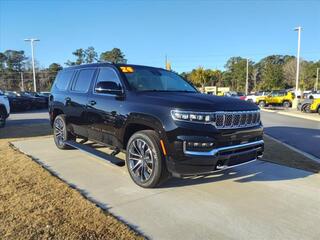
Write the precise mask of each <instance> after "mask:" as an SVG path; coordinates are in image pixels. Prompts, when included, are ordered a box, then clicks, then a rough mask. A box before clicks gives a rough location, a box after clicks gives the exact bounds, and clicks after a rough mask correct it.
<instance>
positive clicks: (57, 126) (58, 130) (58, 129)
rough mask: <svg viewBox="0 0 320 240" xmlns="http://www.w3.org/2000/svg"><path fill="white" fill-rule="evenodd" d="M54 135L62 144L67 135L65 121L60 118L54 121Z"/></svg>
mask: <svg viewBox="0 0 320 240" xmlns="http://www.w3.org/2000/svg"><path fill="white" fill-rule="evenodd" d="M54 136H55V138H56V140H57V142H58V144H59V145H62V144H63V142H64V139H65V136H64V123H63V121H62V120H61V119H60V118H58V119H56V121H55V122H54Z"/></svg>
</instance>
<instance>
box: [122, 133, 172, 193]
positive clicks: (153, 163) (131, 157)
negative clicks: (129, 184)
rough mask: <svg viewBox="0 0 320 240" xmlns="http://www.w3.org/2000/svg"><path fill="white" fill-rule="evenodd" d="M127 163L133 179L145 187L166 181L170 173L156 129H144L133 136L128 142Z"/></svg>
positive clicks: (151, 186)
mask: <svg viewBox="0 0 320 240" xmlns="http://www.w3.org/2000/svg"><path fill="white" fill-rule="evenodd" d="M126 165H127V168H128V172H129V174H130V177H131V178H132V180H133V181H134V182H135V183H136V184H137V185H139V186H141V187H144V188H153V187H156V186H159V185H160V184H161V183H162V182H164V181H165V180H166V179H167V178H168V176H169V174H168V170H167V167H166V164H165V159H164V156H163V154H162V152H161V147H160V139H159V137H158V135H157V133H156V132H155V131H152V130H143V131H139V132H137V133H135V134H133V135H132V136H131V138H130V139H129V141H128V144H127V154H126Z"/></svg>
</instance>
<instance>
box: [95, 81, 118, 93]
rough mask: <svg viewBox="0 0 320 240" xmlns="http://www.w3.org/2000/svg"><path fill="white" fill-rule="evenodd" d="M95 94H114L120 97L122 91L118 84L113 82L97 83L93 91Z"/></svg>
mask: <svg viewBox="0 0 320 240" xmlns="http://www.w3.org/2000/svg"><path fill="white" fill-rule="evenodd" d="M94 90H95V91H96V92H97V93H106V94H114V95H122V93H123V91H122V88H121V86H120V84H117V83H115V82H109V81H105V82H98V83H97V85H96V87H95V89H94Z"/></svg>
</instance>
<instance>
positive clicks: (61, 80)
mask: <svg viewBox="0 0 320 240" xmlns="http://www.w3.org/2000/svg"><path fill="white" fill-rule="evenodd" d="M73 73H74V71H73V70H64V71H61V72H59V73H58V75H57V77H56V81H55V86H56V88H57V89H59V90H67V88H68V86H69V83H70V81H71V79H72V76H73Z"/></svg>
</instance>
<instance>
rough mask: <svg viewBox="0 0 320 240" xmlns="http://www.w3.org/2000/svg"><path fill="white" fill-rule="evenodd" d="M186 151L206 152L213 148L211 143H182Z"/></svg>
mask: <svg viewBox="0 0 320 240" xmlns="http://www.w3.org/2000/svg"><path fill="white" fill-rule="evenodd" d="M184 144H185V147H186V150H193V151H208V150H210V149H211V148H212V147H213V146H214V143H213V142H189V141H185V142H184Z"/></svg>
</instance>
